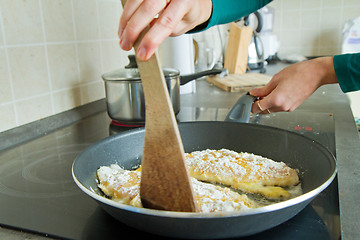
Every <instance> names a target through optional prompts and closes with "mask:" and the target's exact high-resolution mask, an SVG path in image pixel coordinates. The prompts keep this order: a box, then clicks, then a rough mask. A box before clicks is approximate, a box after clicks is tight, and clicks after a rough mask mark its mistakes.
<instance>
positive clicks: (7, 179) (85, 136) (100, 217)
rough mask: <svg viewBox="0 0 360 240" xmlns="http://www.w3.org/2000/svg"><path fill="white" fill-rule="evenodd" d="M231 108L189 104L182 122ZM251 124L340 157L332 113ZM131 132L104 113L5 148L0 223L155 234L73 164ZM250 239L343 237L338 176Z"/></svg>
mask: <svg viewBox="0 0 360 240" xmlns="http://www.w3.org/2000/svg"><path fill="white" fill-rule="evenodd" d="M227 112H228V109H206V108H194V109H186V108H185V109H184V111H183V113H182V114H179V115H178V120H179V121H193V120H197V121H201V120H222V119H224V117H225V115H226V113H227ZM250 122H252V123H256V124H264V125H270V126H275V127H279V128H285V129H288V130H291V131H295V132H298V133H300V134H304V135H306V136H308V137H311V138H313V139H315V140H316V141H319V142H320V143H322V144H323V145H325V146H326V147H328V148H329V149H330V151H331V152H333V153H334V155H336V152H335V133H334V121H333V116H332V115H331V114H327V113H316V114H314V113H307V112H299V111H298V112H296V111H295V112H293V113H291V114H286V113H285V114H284V113H283V114H280V113H279V114H270V115H253V116H252V117H251V119H250ZM127 130H129V129H128V128H125V127H119V126H113V125H111V124H110V119H109V117H108V116H107V114H106V112H103V113H100V114H97V115H93V116H91V117H88V118H86V119H83V120H81V121H79V122H77V123H74V124H72V125H70V126H68V127H65V128H62V129H59V130H57V131H55V132H53V133H51V134H48V135H45V136H43V137H40V138H37V139H35V140H32V141H30V142H27V143H25V144H22V145H19V146H16V147H14V148H11V149H9V150H5V151H3V152H0V225H1V226H3V227H9V228H14V229H19V230H22V231H29V232H33V233H37V234H40V235H45V236H49V237H53V238H60V239H114V238H115V237H116V238H121V239H122V238H127V237H129V238H130V236H131V238H132V239H133V238H136V237H152V236H153V235H151V234H148V233H145V232H141V231H139V230H136V229H133V228H130V227H128V226H126V225H124V224H122V223H120V222H118V221H117V220H115V219H114V218H112V217H111V216H110V215H108V214H107V213H106V212H105V211H104V210H102V208H101V207H100V206H98V205H97V203H96V202H95V201H94V200H92V199H91V198H90V197H88V196H87V195H86V194H84V193H83V192H82V191H81V190H80V189H79V188H78V187H77V186H76V185H75V183H74V182H73V179H72V176H71V165H72V163H73V161H74V159H75V157H76V156H77V155H78V154H79V153H80V152H81V151H82V150H83V149H85V148H86V147H87V146H89V145H90V144H91V143H94V142H96V141H98V140H100V139H103V138H105V137H107V136H109V134H118V133H119V132H123V131H127ZM156 239H163V238H162V237H159V236H156ZM246 239H340V216H339V202H338V189H337V179H335V180H334V181H333V183H332V184H331V185H330V186H329V187H328V188H327V189H326V190H325V191H323V192H322V193H321V194H320V195H319V196H318V197H316V198H315V199H314V200H313V201H312V202H311V204H309V205H308V206H307V207H306V208H305V209H304V210H303V211H301V212H300V213H299V214H298V215H296V216H295V217H294V218H292V219H290V220H289V221H287V222H285V223H283V224H282V225H280V226H278V227H275V228H273V229H270V230H268V231H265V232H263V233H260V234H257V235H254V236H251V237H248V238H246Z"/></svg>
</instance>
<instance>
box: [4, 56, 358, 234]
mask: <svg viewBox="0 0 360 240" xmlns="http://www.w3.org/2000/svg"><path fill="white" fill-rule="evenodd" d="M285 66H287V65H286V64H282V63H279V64H276V65H269V66H267V73H266V74H268V75H273V74H275V73H276V72H278V71H279V70H280V69H282V68H283V67H285ZM242 94H244V93H227V92H225V91H223V90H220V89H219V88H217V87H215V86H213V85H211V84H209V83H208V82H207V81H206V80H204V79H201V80H198V81H197V90H196V93H195V94H186V95H181V111H180V113H179V116H178V117H179V118H181V117H182V116H184V115H186V114H188V113H187V112H186V111H187V109H189V108H190V107H199V108H214V109H215V108H218V109H225V110H226V111H227V109H229V108H230V107H231V106H232V105H233V104H234V103H235V102H236V100H237V99H238V98H239V96H241V95H242ZM99 104H100V105H101V107H99ZM96 106H97V109H98V111H99V112H101V111H102V112H104V111H106V108H105V105H104V101H101V102H100V103H99V102H97V103H96ZM86 109H88V111H87V110H86ZM297 111H306V112H314V113H315V112H316V113H319V112H321V113H332V114H333V116H334V122H335V136H336V154H337V163H338V184H339V195H340V196H339V199H340V218H341V231H342V239H360V233H359V231H358V229H360V221H359V218H358V216H360V209H359V208H358V207H357V202H358V199H360V192H358V191H357V190H358V189H360V186H359V185H360V139H359V135H358V132H357V128H356V125H355V121H354V118H353V115H352V112H351V109H350V105H349V100H348V98H347V97H346V95H345V94H343V93H342V92H341V90H340V88H339V86H338V85H328V86H323V87H321V88H320V89H318V90H317V91H316V92H315V93H314V94H313V95H312V96H311V97H310V98H309V99H308V100H306V101H305V102H304V103H303V104H302V105H301V106H300V107H299V108H298V109H297V110H295V112H297ZM82 112H84V113H83V114H82V116H83V117H84V118H85V117H86V115H87V114H86V112H88V115H92V114H95V113H94V110H93V108H92V105H91V104H89V105H87V106H85V107H83V108H82ZM71 113H73V114H78V111H76V109H75V110H72V111H68V112H67V113H66V115H64V114H58V115H57V116H55V118H56V119H57V120H58V121H59V122H61V119H62V117H64V116H65V117H66V119H69V115H71ZM190 114H191V113H190ZM224 114H226V112H224V113H221V114H220V115H221V116H222V115H224ZM284 114H286V113H284ZM52 118H53V119H54V117H52ZM220 118H221V117H220ZM70 119H71V118H70ZM78 120H79V119H76V121H78ZM46 122H48V121H47V120H46V119H44V120H40V121H38V122H36V123H33V125H31V124H30V125H27V126H26V128H28V129H31V128H32V126H33V127H34V126H42V123H44V124H48V123H46ZM69 124H70V123H69ZM51 127H54V126H52V125H46V127H43V128H45V129H46V130H44V131H43V133H42V134H46V133H48V132H51V131H53V130H56V129H57V128H58V127H59V126H56V129H52V128H51ZM21 128H22V127H19V128H18V129H16V130H14V131H8V132H6V138H7V139H10V140H11V137H12V133H14V136H15V135H16V136H15V138H18V134H19V132H24V131H22V130H21ZM34 134H36V133H34ZM40 135H41V134H40ZM0 139H4V133H0ZM30 139H31V138H29V140H30ZM14 144H19V143H14ZM0 238H1V239H44V237H40V236H38V235H33V234H29V233H24V232H21V231H16V230H10V229H6V228H0Z"/></svg>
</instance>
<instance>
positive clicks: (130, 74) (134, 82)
mask: <svg viewBox="0 0 360 240" xmlns="http://www.w3.org/2000/svg"><path fill="white" fill-rule="evenodd" d="M128 57H129V64H128V65H127V66H126V67H125V68H123V69H117V70H115V71H111V72H108V73H105V74H103V75H102V78H103V80H104V84H105V92H106V105H107V111H108V114H109V116H110V118H111V119H113V120H114V121H116V122H119V123H121V124H123V125H144V123H145V99H144V91H143V85H142V82H141V78H140V74H139V70H138V68H137V63H136V59H135V55H129V56H128ZM223 71H224V69H212V70H208V71H203V72H198V73H194V74H187V75H180V72H179V71H178V70H177V69H172V68H163V73H164V75H165V80H166V85H167V89H168V91H169V95H170V99H171V102H172V106H173V108H174V112H175V114H177V113H178V112H179V111H180V90H179V89H180V85H184V84H186V83H188V82H190V81H192V80H194V79H197V78H200V77H203V76H208V75H215V74H219V73H222V72H223Z"/></svg>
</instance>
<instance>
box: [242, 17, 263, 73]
mask: <svg viewBox="0 0 360 240" xmlns="http://www.w3.org/2000/svg"><path fill="white" fill-rule="evenodd" d="M251 15H253V16H255V17H256V20H257V25H256V26H254V27H253V28H254V31H253V33H252V38H251V41H250V44H249V50H248V52H249V58H248V67H249V68H250V69H251V70H260V72H261V73H264V72H265V69H264V61H265V60H264V46H263V42H262V40H261V38H260V37H259V35H258V33H259V32H260V31H261V29H262V26H263V19H262V16H261V14H260V13H259V12H258V11H255V12H254V13H252V14H251ZM244 22H245V26H248V25H249V24H250V23H249V16H246V17H245V18H244Z"/></svg>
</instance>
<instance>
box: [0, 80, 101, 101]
mask: <svg viewBox="0 0 360 240" xmlns="http://www.w3.org/2000/svg"><path fill="white" fill-rule="evenodd" d="M98 82H101V80H99V79H97V80H93V81H89V82H84V83H81V84H79V85H77V86H72V87H67V88H60V89H56V90H53V91H52V92H44V93H39V94H37V95H34V96H28V97H24V98H19V99H15V100H13V101H9V102H4V103H0V107H2V106H6V105H9V104H15V103H18V102H22V101H27V100H31V99H35V98H38V97H44V96H48V95H49V94H56V93H59V92H63V91H68V90H72V89H74V88H79V87H87V86H90V85H93V84H96V83H98Z"/></svg>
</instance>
